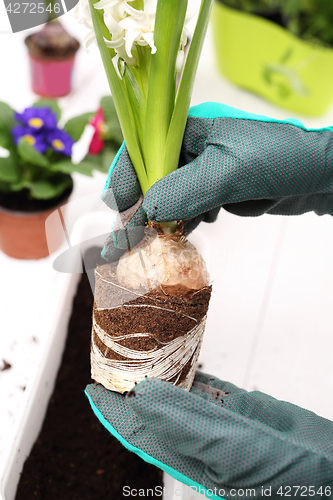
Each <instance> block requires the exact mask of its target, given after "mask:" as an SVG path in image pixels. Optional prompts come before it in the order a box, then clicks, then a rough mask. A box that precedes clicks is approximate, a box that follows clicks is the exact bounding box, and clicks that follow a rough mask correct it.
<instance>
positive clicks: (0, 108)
mask: <svg viewBox="0 0 333 500" xmlns="http://www.w3.org/2000/svg"><path fill="white" fill-rule="evenodd" d="M14 125H15V120H14V110H13V109H12V108H11V107H10V106H9V105H8V104H6V103H5V102H1V101H0V126H1V128H6V129H7V130H11V129H12V128H13V127H14Z"/></svg>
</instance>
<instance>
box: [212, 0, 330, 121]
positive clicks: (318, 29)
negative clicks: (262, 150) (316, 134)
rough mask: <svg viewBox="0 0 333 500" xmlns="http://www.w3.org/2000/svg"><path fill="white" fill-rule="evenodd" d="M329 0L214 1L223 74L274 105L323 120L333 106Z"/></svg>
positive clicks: (214, 34) (218, 58)
mask: <svg viewBox="0 0 333 500" xmlns="http://www.w3.org/2000/svg"><path fill="white" fill-rule="evenodd" d="M332 24H333V4H332V2H331V1H330V0H306V1H305V0H296V1H294V0H215V4H214V10H213V15H212V25H213V36H214V42H215V48H216V57H217V63H218V68H219V70H220V71H221V72H222V74H223V75H224V76H225V77H227V78H228V79H229V80H231V81H232V82H233V83H235V84H237V85H239V86H241V87H243V88H245V89H248V90H250V91H253V92H255V93H257V94H259V95H261V96H263V97H265V98H266V99H268V100H269V101H271V102H273V103H274V104H276V105H278V106H281V107H283V108H286V109H290V110H292V111H295V112H299V113H304V114H308V115H313V116H318V115H321V114H323V113H324V112H325V111H326V110H327V108H328V107H329V105H330V104H331V102H332V100H333V87H332V85H331V81H332V78H333V50H332V48H333V31H332Z"/></svg>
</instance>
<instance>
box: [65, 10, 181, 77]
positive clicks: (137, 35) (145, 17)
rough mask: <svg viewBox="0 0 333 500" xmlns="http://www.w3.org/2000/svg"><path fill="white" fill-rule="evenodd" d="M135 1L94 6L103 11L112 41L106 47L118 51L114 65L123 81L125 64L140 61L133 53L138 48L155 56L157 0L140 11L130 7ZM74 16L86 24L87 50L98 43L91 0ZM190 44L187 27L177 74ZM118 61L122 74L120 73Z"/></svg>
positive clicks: (178, 58)
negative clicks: (143, 48) (149, 51)
mask: <svg viewBox="0 0 333 500" xmlns="http://www.w3.org/2000/svg"><path fill="white" fill-rule="evenodd" d="M132 1H133V0H100V1H99V2H97V3H95V4H94V7H95V9H98V10H99V9H102V10H104V16H103V18H104V23H105V26H106V27H107V29H108V30H109V32H110V35H111V40H107V39H106V38H104V40H105V43H106V45H107V47H109V48H112V49H114V51H115V52H116V55H115V57H114V58H113V63H114V66H115V68H116V71H117V73H118V75H119V77H120V78H121V73H123V69H124V64H128V65H129V66H136V65H137V60H136V57H135V55H134V54H133V51H135V47H136V45H139V46H141V47H150V50H151V53H152V54H155V52H156V47H155V44H154V24H155V15H156V7H157V0H144V9H143V10H137V9H134V8H133V7H132V6H130V5H129V3H128V2H132ZM74 16H75V17H76V19H77V20H78V22H79V23H82V24H84V25H85V26H86V27H87V28H89V29H90V32H89V33H88V34H87V35H86V37H85V39H84V46H85V48H86V49H87V48H88V47H89V45H91V43H93V42H94V41H95V42H96V37H95V34H94V31H93V24H92V19H91V14H90V9H89V1H88V0H80V1H79V3H78V4H77V5H76V7H75V9H74ZM186 42H187V32H186V27H184V30H183V33H182V37H181V43H180V49H179V52H178V56H177V61H176V68H175V70H176V72H179V71H180V70H181V68H182V66H183V62H184V47H185V45H186ZM119 62H120V68H121V71H119Z"/></svg>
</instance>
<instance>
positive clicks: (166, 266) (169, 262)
mask: <svg viewBox="0 0 333 500" xmlns="http://www.w3.org/2000/svg"><path fill="white" fill-rule="evenodd" d="M117 280H118V283H120V284H121V285H122V286H124V287H127V288H132V289H139V288H141V287H143V288H145V289H147V290H152V289H154V288H157V287H161V288H162V290H163V291H164V292H165V293H167V294H168V295H174V296H179V295H182V296H185V295H186V294H187V293H189V294H191V293H193V292H195V291H197V290H201V289H202V288H204V287H205V286H207V285H208V284H209V274H208V271H207V267H206V264H205V261H204V259H203V258H202V256H201V255H200V253H199V252H198V251H197V249H196V248H195V247H194V245H192V243H190V242H189V241H188V240H186V238H184V237H177V236H176V237H175V236H174V235H172V234H171V235H159V236H157V237H155V238H154V239H153V240H152V241H150V242H148V243H147V242H145V243H144V244H142V243H141V244H139V245H137V246H136V247H135V248H134V249H133V250H132V251H131V252H128V253H126V254H125V255H123V256H122V257H121V258H120V260H119V264H118V266H117Z"/></svg>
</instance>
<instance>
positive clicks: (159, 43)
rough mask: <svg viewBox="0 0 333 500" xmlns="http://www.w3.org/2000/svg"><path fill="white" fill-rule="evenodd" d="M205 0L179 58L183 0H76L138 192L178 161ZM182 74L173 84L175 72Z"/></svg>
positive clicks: (201, 36) (184, 17)
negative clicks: (102, 70) (96, 50)
mask: <svg viewBox="0 0 333 500" xmlns="http://www.w3.org/2000/svg"><path fill="white" fill-rule="evenodd" d="M212 3H213V0H202V2H201V7H200V11H199V15H198V19H197V24H196V28H195V31H194V34H193V37H192V40H191V44H190V47H189V50H188V55H187V57H186V60H184V59H185V58H184V48H185V45H186V43H187V31H186V25H187V20H188V15H187V10H188V1H187V0H127V1H125V0H99V1H95V0H80V2H79V3H78V5H77V6H76V8H75V12H74V15H75V17H76V18H77V19H78V21H79V22H81V23H83V24H85V25H86V26H87V27H88V28H89V29H90V32H89V33H88V34H87V36H86V37H85V45H86V47H88V46H89V45H90V44H91V43H92V42H93V41H96V42H97V44H98V47H99V50H100V53H101V57H102V61H103V64H104V68H105V71H106V75H107V78H108V82H109V85H110V89H111V93H112V96H113V100H114V103H115V107H116V110H117V114H118V117H119V121H120V125H121V129H122V132H123V136H124V139H125V143H126V146H127V149H128V152H129V155H130V158H131V160H132V162H133V165H134V168H135V171H136V174H137V177H138V180H139V182H140V185H141V189H142V193H143V195H144V194H145V193H146V192H147V190H148V189H149V188H150V187H151V186H152V185H153V184H154V183H155V182H156V181H158V180H159V179H161V178H162V177H164V176H165V175H167V174H169V173H170V172H172V171H174V170H176V169H177V167H178V162H179V155H180V150H181V144H182V139H183V134H184V130H185V126H186V120H187V114H188V110H189V106H190V100H191V94H192V89H193V84H194V78H195V74H196V70H197V66H198V62H199V57H200V53H201V48H202V45H203V41H204V37H205V33H206V30H207V26H208V21H209V16H210V11H211V7H212ZM178 72H182V74H181V78H180V81H179V85H178V87H177V78H176V77H177V73H178Z"/></svg>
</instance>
